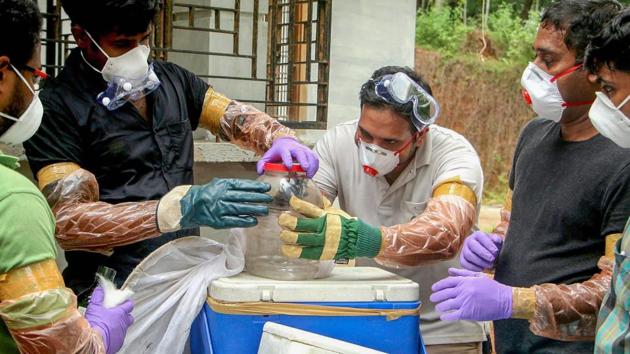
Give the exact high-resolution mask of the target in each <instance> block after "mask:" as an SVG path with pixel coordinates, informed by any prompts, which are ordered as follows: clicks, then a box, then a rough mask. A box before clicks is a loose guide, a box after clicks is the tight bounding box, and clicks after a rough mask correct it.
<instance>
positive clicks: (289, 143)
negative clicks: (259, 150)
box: [256, 137, 319, 178]
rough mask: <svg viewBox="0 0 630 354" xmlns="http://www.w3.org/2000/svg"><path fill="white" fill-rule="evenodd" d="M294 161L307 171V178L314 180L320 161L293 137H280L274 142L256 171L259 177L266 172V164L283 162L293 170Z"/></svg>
mask: <svg viewBox="0 0 630 354" xmlns="http://www.w3.org/2000/svg"><path fill="white" fill-rule="evenodd" d="M293 159H295V160H297V162H299V164H300V166H301V167H302V169H304V171H306V177H308V178H313V176H315V173H317V169H318V168H319V159H318V158H317V155H316V154H315V152H313V150H311V149H309V148H307V147H306V146H304V145H302V144H300V143H299V142H298V141H297V140H296V139H295V138H293V137H280V138H277V139H276V140H274V141H273V145H272V146H271V149H269V150H267V152H265V154H264V155H263V157H262V158H261V159H260V160H259V161H258V163H257V164H256V171H258V174H259V175H262V174H263V173H264V172H265V164H266V163H267V162H279V161H282V163H284V165H285V166H286V167H287V168H288V169H291V166H293Z"/></svg>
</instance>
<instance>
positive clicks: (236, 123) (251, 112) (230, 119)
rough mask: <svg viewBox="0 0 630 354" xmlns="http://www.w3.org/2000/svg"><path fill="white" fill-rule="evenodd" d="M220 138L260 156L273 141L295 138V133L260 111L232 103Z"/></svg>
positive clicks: (225, 115) (220, 129) (222, 122)
mask: <svg viewBox="0 0 630 354" xmlns="http://www.w3.org/2000/svg"><path fill="white" fill-rule="evenodd" d="M219 123H220V128H219V131H218V132H215V134H218V135H219V137H220V138H221V139H223V140H226V141H229V142H231V143H233V144H236V145H238V146H240V147H242V148H245V149H248V150H252V151H254V152H255V153H256V154H258V155H262V154H263V153H265V152H266V151H267V150H269V148H271V145H272V143H273V141H274V140H275V139H276V138H278V137H281V136H291V137H295V133H294V132H293V131H292V130H291V129H289V128H287V127H285V126H284V125H282V124H280V122H278V121H277V120H276V119H274V118H272V117H270V116H269V115H268V114H267V113H265V112H261V111H259V110H258V109H256V108H254V107H252V106H249V105H246V104H242V103H240V102H238V101H231V102H230V104H229V105H228V106H227V109H226V111H225V114H224V115H223V117H221V120H220V122H219Z"/></svg>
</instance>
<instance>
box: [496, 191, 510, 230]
mask: <svg viewBox="0 0 630 354" xmlns="http://www.w3.org/2000/svg"><path fill="white" fill-rule="evenodd" d="M500 213H501V221H499V224H498V225H497V226H496V227H495V228H494V230H493V231H492V233H494V234H497V235H499V236H501V237H503V238H505V235H507V230H508V227H509V226H510V216H511V214H512V190H508V192H507V194H506V196H505V202H504V203H503V207H502V208H501V211H500Z"/></svg>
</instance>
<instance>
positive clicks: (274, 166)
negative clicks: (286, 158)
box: [265, 162, 305, 173]
mask: <svg viewBox="0 0 630 354" xmlns="http://www.w3.org/2000/svg"><path fill="white" fill-rule="evenodd" d="M265 171H273V172H302V173H304V172H305V171H304V169H302V166H300V164H299V163H297V162H294V163H293V166H291V170H289V169H288V168H287V167H286V166H285V165H284V164H283V163H275V162H266V163H265Z"/></svg>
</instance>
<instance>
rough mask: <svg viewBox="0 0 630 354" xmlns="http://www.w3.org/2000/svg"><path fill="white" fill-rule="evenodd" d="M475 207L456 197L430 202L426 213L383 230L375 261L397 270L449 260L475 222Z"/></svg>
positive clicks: (433, 199) (442, 196)
mask: <svg viewBox="0 0 630 354" xmlns="http://www.w3.org/2000/svg"><path fill="white" fill-rule="evenodd" d="M476 216H477V212H476V209H475V206H474V205H473V204H471V203H470V202H469V201H467V200H465V199H464V198H462V197H460V196H456V195H440V196H437V197H433V198H431V199H429V201H428V202H427V207H426V209H425V211H424V212H423V213H422V214H420V215H418V216H417V217H416V218H414V219H413V220H411V221H410V222H408V223H406V224H400V225H394V226H390V227H383V228H381V231H382V233H383V246H382V247H381V252H380V253H379V254H378V257H376V258H375V259H376V261H377V262H378V263H380V264H382V265H384V266H387V267H392V268H397V267H401V266H417V265H420V264H427V263H430V262H434V261H440V260H445V259H450V258H452V257H454V256H455V255H456V254H457V252H459V249H460V246H461V245H462V243H463V240H464V238H465V237H466V236H467V235H468V234H469V233H470V231H471V228H472V227H473V225H474V223H475V220H476Z"/></svg>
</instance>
